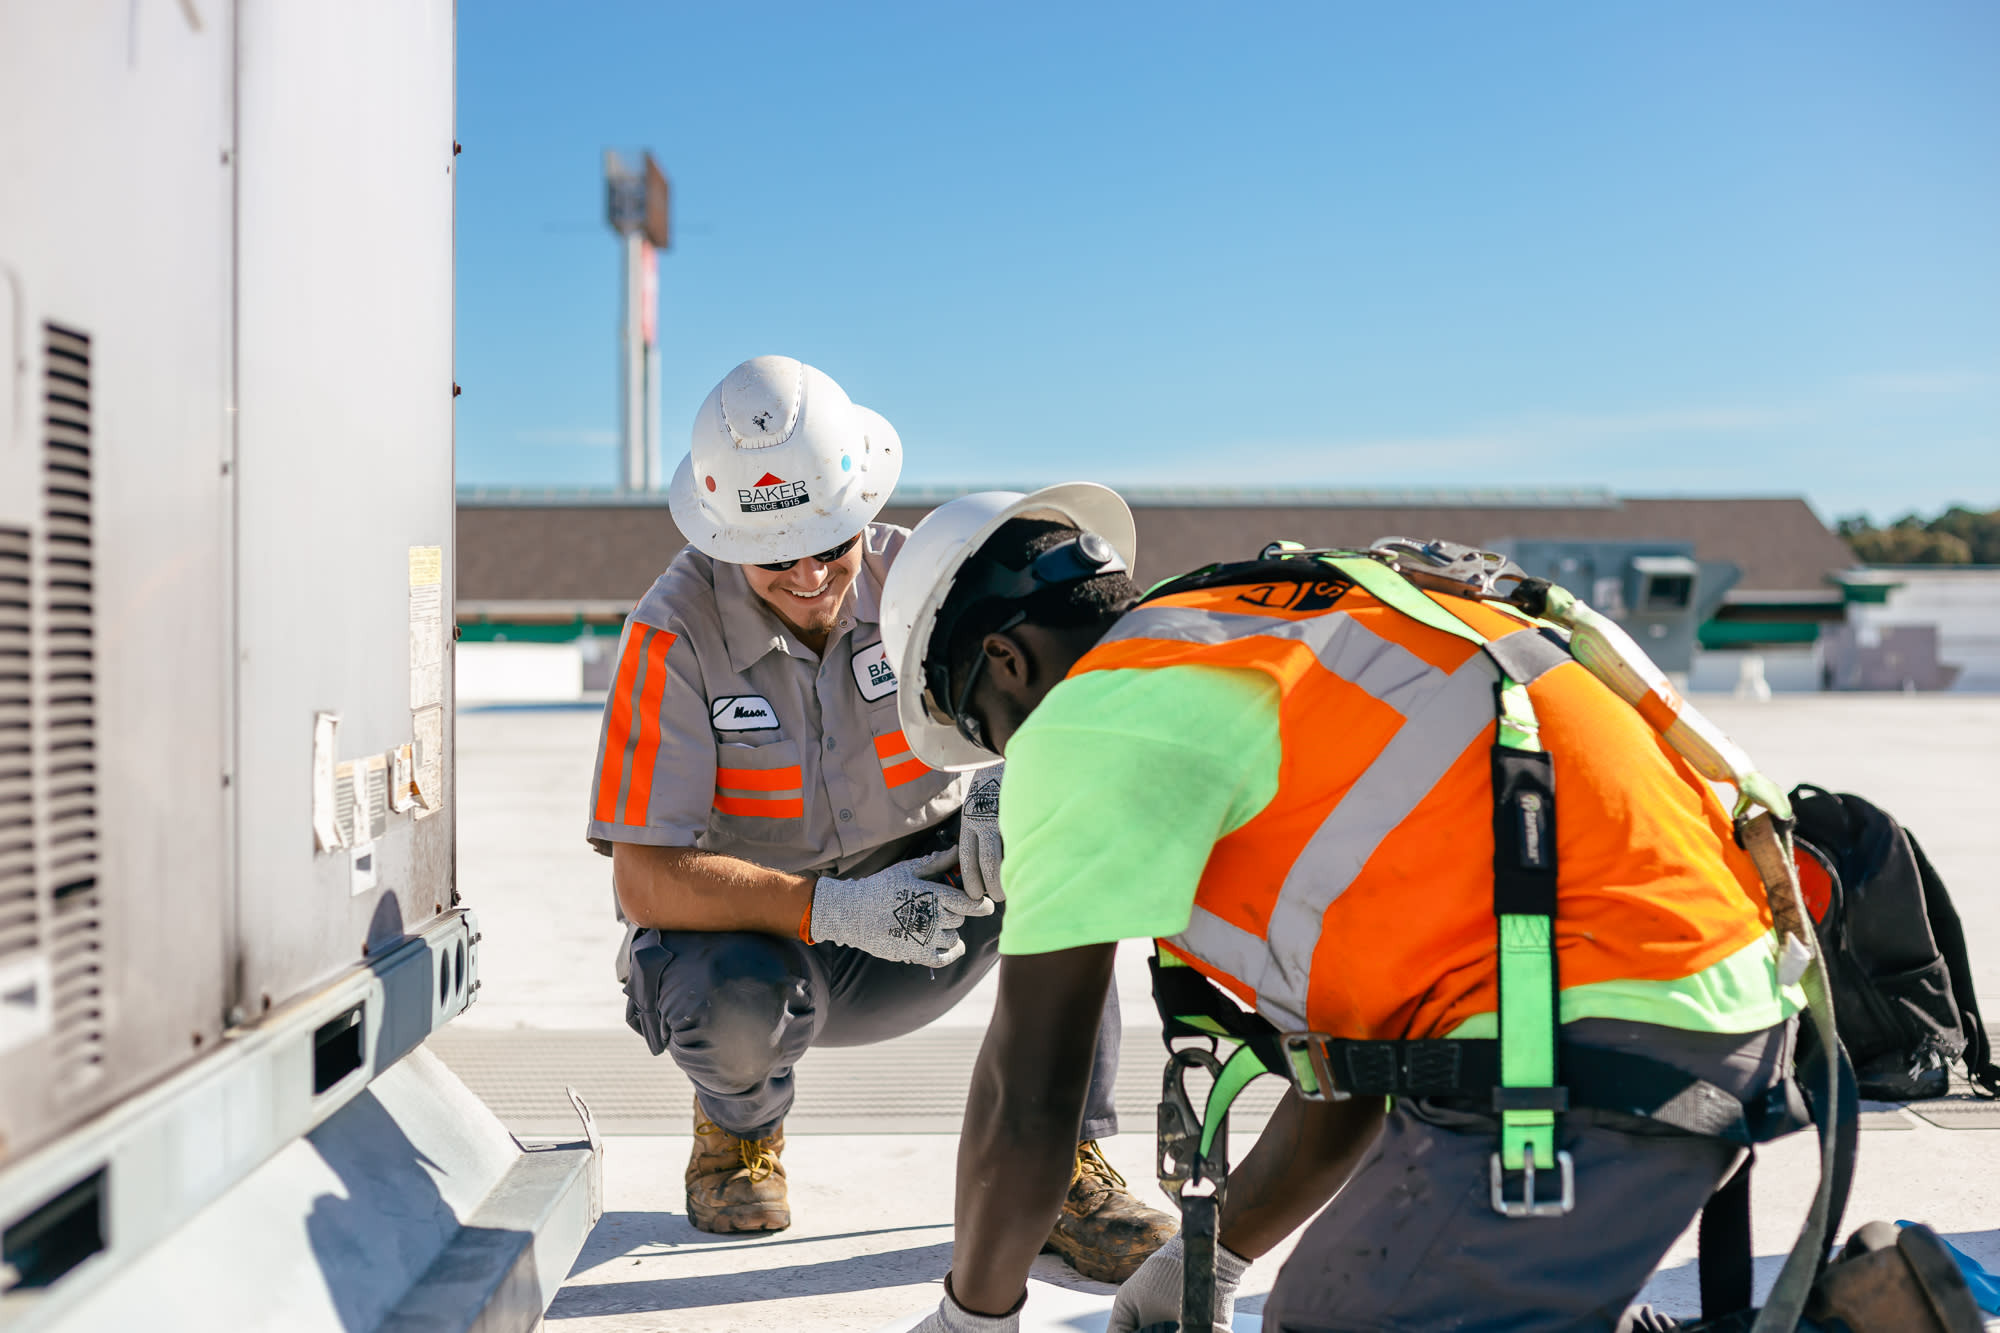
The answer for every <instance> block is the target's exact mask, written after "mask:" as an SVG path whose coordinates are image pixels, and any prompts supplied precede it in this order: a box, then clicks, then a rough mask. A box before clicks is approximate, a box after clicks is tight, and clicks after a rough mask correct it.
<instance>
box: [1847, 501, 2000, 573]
mask: <svg viewBox="0 0 2000 1333" xmlns="http://www.w3.org/2000/svg"><path fill="white" fill-rule="evenodd" d="M1833 530H1834V531H1835V532H1836V533H1838V534H1839V535H1840V537H1841V539H1842V540H1844V541H1845V542H1846V543H1847V544H1848V546H1849V547H1850V548H1851V549H1852V550H1853V552H1854V554H1855V557H1856V558H1857V559H1859V560H1860V561H1861V562H1862V563H1863V564H1869V565H2000V509H1993V510H1986V511H1983V512H1982V511H1980V510H1977V509H1967V508H1965V507H1964V506H1963V505H1953V506H1952V507H1951V508H1950V509H1947V510H1945V511H1944V512H1943V513H1942V514H1939V515H1938V516H1937V517H1936V518H1932V519H1926V518H1924V517H1922V516H1921V515H1918V514H1905V515H1903V517H1901V518H1899V519H1897V520H1896V521H1895V522H1894V523H1891V524H1890V525H1889V526H1888V527H1886V528H1878V527H1876V526H1875V525H1874V523H1872V522H1870V521H1869V519H1868V516H1867V515H1866V514H1853V515H1850V516H1849V517H1847V518H1843V519H1840V520H1838V521H1836V522H1835V523H1834V525H1833Z"/></svg>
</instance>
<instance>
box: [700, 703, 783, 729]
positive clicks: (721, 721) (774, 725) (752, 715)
mask: <svg viewBox="0 0 2000 1333" xmlns="http://www.w3.org/2000/svg"><path fill="white" fill-rule="evenodd" d="M708 717H709V720H710V721H711V722H713V723H714V724H715V729H716V730H717V731H776V730H777V729H778V715H777V714H776V713H775V712H773V711H771V701H770V700H769V699H766V698H765V697H764V696H763V695H761V694H732V695H730V696H729V697H728V698H725V699H717V700H716V701H715V702H714V703H712V704H710V705H709V707H708Z"/></svg>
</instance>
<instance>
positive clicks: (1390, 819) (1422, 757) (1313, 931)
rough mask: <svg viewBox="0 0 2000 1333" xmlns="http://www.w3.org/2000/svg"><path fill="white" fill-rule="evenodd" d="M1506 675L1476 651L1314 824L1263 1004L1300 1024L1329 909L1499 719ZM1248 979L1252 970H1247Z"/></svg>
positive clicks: (1287, 888)
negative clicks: (1498, 685) (1496, 700)
mask: <svg viewBox="0 0 2000 1333" xmlns="http://www.w3.org/2000/svg"><path fill="white" fill-rule="evenodd" d="M1499 678H1500V673H1499V672H1498V671H1497V670H1495V669H1494V666H1493V663H1492V662H1491V661H1489V660H1488V659H1487V657H1486V655H1485V654H1484V653H1474V654H1473V655H1472V656H1471V657H1468V658H1466V659H1465V664H1464V665H1463V666H1461V667H1459V669H1458V670H1456V671H1454V672H1452V673H1451V675H1450V676H1449V677H1448V678H1447V680H1448V685H1447V688H1445V689H1443V690H1441V691H1439V692H1438V693H1437V694H1436V695H1435V696H1434V697H1432V698H1431V699H1430V700H1428V701H1427V704H1428V706H1427V707H1426V708H1425V709H1424V711H1423V713H1422V715H1421V716H1419V717H1415V718H1412V719H1411V720H1409V721H1408V722H1405V723H1404V724H1403V726H1402V727H1401V729H1399V730H1398V731H1397V732H1396V734H1395V735H1394V736H1392V737H1390V738H1389V743H1388V744H1387V745H1385V746H1383V747H1382V753H1380V754H1378V755H1376V756H1375V762H1374V763H1372V764H1370V765H1369V766H1368V767H1367V769H1366V770H1365V771H1364V772H1363V773H1362V774H1361V776H1360V777H1359V778H1357V779H1356V780H1355V783H1354V785H1353V786H1352V787H1350V788H1349V789H1348V791H1347V794H1346V795H1345V796H1343V797H1341V798H1340V804H1338V805H1336V806H1334V807H1333V809H1332V810H1331V811H1329V812H1328V813H1327V817H1326V820H1325V822H1323V823H1322V824H1321V825H1320V826H1319V828H1317V829H1316V830H1314V831H1313V835H1312V837H1311V838H1310V839H1308V840H1307V842H1306V845H1305V847H1304V848H1302V849H1301V850H1300V852H1299V856H1298V860H1296V861H1294V862H1293V863H1292V868H1291V870H1290V871H1289V872H1287V873H1286V875H1285V884H1284V887H1283V888H1282V889H1280V890H1279V891H1278V900H1277V902H1276V903H1275V904H1274V905H1273V907H1272V909H1271V923H1270V927H1269V929H1268V930H1267V931H1266V932H1265V934H1266V937H1267V940H1268V948H1269V962H1268V965H1267V967H1266V970H1265V972H1264V974H1263V976H1261V977H1259V978H1257V980H1256V986H1257V1007H1258V1008H1259V1009H1262V1008H1264V1007H1265V1006H1266V1005H1267V1004H1268V1005H1269V1006H1270V1007H1271V1009H1272V1010H1273V1012H1281V1011H1282V1012H1285V1013H1293V1014H1297V1015H1299V1016H1300V1020H1301V1022H1303V1019H1304V1015H1305V1010H1306V992H1307V989H1308V983H1309V982H1310V980H1311V978H1312V960H1313V953H1314V952H1315V951H1316V950H1317V949H1318V948H1319V940H1320V931H1321V928H1322V927H1323V926H1324V924H1325V920H1326V911H1327V908H1329V907H1331V906H1333V904H1334V902H1335V901H1336V900H1338V899H1339V897H1340V895H1341V894H1343V893H1345V892H1347V890H1348V887H1349V886H1350V885H1352V884H1353V883H1354V881H1355V879H1356V878H1357V877H1358V876H1359V875H1360V874H1361V868H1362V867H1363V866H1365V865H1366V864H1367V863H1368V858H1370V857H1371V856H1373V855H1374V854H1375V849H1376V848H1378V847H1380V846H1381V845H1382V840H1383V839H1384V838H1386V837H1388V836H1389V834H1390V833H1392V832H1394V831H1395V829H1396V828H1397V826H1398V825H1400V824H1401V823H1402V822H1403V821H1404V820H1406V819H1408V818H1409V817H1410V812H1411V811H1412V810H1415V809H1416V808H1417V805H1418V804H1419V803H1420V802H1421V801H1422V800H1423V799H1424V798H1425V797H1426V796H1429V795H1430V793H1431V789H1432V788H1433V787H1435V786H1437V784H1438V783H1439V782H1441V781H1443V779H1444V775H1445V774H1446V773H1447V772H1449V771H1450V769H1451V766H1452V765H1453V764H1455V763H1457V762H1458V760H1459V757H1460V756H1462V755H1463V754H1464V753H1465V751H1466V747H1468V746H1470V745H1473V744H1475V743H1476V742H1478V741H1479V739H1480V738H1481V737H1482V736H1484V735H1485V734H1486V733H1487V732H1488V731H1489V730H1491V728H1492V726H1493V685H1494V682H1496V681H1497V680H1499ZM1245 980H1249V978H1247V977H1246V978H1245Z"/></svg>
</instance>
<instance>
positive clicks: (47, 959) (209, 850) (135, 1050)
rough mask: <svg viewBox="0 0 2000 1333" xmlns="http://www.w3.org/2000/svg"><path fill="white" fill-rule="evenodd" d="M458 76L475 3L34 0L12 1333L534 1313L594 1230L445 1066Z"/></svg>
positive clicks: (20, 502)
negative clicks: (461, 25)
mask: <svg viewBox="0 0 2000 1333" xmlns="http://www.w3.org/2000/svg"><path fill="white" fill-rule="evenodd" d="M453 71H454V14H453V10H452V6H451V4H450V3H449V0H239V2H235V3H232V2H231V0H175V2H171V3H170V2H168V0H160V3H136V4H135V3H127V2H126V0H62V3H49V4H43V3H30V4H13V5H7V6H5V7H4V8H0V1329H5V1330H8V1333H14V1331H15V1330H21V1331H23V1333H25V1331H26V1330H41V1329H63V1330H68V1329H77V1330H81V1329H96V1328H110V1327H138V1326H143V1327H146V1328H149V1329H154V1330H159V1329H175V1328H189V1329H193V1328H202V1329H211V1328H227V1329H231V1330H248V1329H274V1330H275V1329H284V1330H287V1333H292V1331H294V1330H311V1329H328V1330H335V1329H338V1330H342V1333H354V1330H358V1329H372V1328H377V1327H382V1326H386V1325H392V1324H393V1325H396V1326H399V1327H401V1326H414V1325H413V1324H412V1323H411V1322H410V1321H413V1320H415V1321H418V1322H423V1321H429V1322H424V1326H425V1327H433V1326H435V1327H471V1326H473V1325H474V1323H477V1324H478V1326H479V1327H481V1328H494V1329H502V1328H519V1329H527V1328H531V1327H534V1326H535V1325H536V1324H537V1323H538V1322H539V1320H540V1317H541V1314H542V1311H543V1309H544V1308H545V1307H546V1304H547V1301H548V1300H549V1299H550V1298H551V1297H552V1296H553V1294H554V1291H555V1289H556V1286H557V1284H558V1283H559V1282H560V1280H561V1278H562V1274H563V1271H564V1270H566V1268H567V1265H568V1262H569V1260H570V1258H572V1257H573V1256H574V1254H575V1253H576V1251H577V1248H578V1246H580V1244H581V1241H582V1238H583V1235H584V1234H585V1232H587V1230H588V1228H589V1226H590V1224H591V1222H592V1221H593V1220H594V1218H595V1216H596V1213H597V1211H598V1207H599V1205H598V1202H597V1193H598V1191H597V1188H596V1170H597V1155H596V1152H595V1150H594V1149H593V1148H592V1147H591V1146H589V1144H588V1142H587V1141H586V1142H585V1143H583V1144H579V1145H572V1146H568V1147H557V1148H552V1149H549V1150H545V1151H535V1152H523V1151H522V1150H521V1149H520V1147H519V1145H517V1144H516V1143H515V1142H514V1141H513V1140H512V1139H511V1138H509V1136H508V1135H507V1134H506V1133H505V1131H504V1130H503V1129H502V1128H501V1127H500V1125H499V1124H498V1122H497V1121H495V1120H494V1119H493V1117H492V1116H491V1115H490V1114H489V1113H488V1112H487V1111H486V1109H485V1108H484V1107H483V1106H481V1105H480V1104H479V1103H478V1101H477V1100H476V1099H474V1098H473V1097H472V1096H471V1095H470V1094H469V1093H467V1092H466V1091H465V1089H464V1088H463V1087H462V1086H461V1085H460V1084H458V1082H457V1081H456V1080H455V1079H454V1078H452V1076H451V1075H450V1074H449V1073H448V1072H447V1071H446V1070H444V1069H443V1067H442V1066H441V1065H439V1064H438V1063H437V1062H436V1061H435V1060H433V1059H432V1058H431V1057H430V1056H429V1055H428V1053H427V1052H425V1051H423V1050H422V1043H423V1041H424V1039H425V1037H427V1036H428V1035H429V1034H430V1033H431V1032H432V1031H433V1030H434V1029H435V1028H436V1027H438V1026H440V1025H442V1024H443V1023H445V1022H447V1021H449V1020H450V1019H451V1018H452V1017H453V1016H454V1015H455V1014H457V1013H459V1012H460V1011H462V1010H463V1009H464V1008H465V1007H466V1005H467V1004H468V1003H470V1002H471V1001H472V999H473V997H474V995H475V993H476V990H477V986H478V945H479V933H478V928H477V925H476V922H475V921H474V920H473V918H472V917H471V915H470V914H469V913H468V912H466V911H465V910H464V909H462V908H460V907H459V906H458V905H457V895H456V893H455V890H454V885H453V810H452V796H451V794H452V784H453V774H452V765H451V735H452V720H451V718H452V701H451V694H450V689H449V682H450V679H451V666H452V662H451V643H450V629H449V627H450V625H451V623H452V622H451V604H452V566H453V562H452V535H453V523H454V506H453V485H452V482H453V475H452V396H453V393H454V387H453V384H452V219H453V186H454V179H455V164H454V156H455V152H456V145H455V144H454V142H453V95H454V88H453V78H454V73H453ZM585 1128H586V1129H587V1126H586V1127H585ZM587 1138H588V1135H587V1134H586V1140H587Z"/></svg>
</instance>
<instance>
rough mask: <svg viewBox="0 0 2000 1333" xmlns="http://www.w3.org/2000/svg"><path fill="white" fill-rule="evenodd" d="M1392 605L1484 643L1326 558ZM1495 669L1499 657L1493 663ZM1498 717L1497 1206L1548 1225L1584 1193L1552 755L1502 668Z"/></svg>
mask: <svg viewBox="0 0 2000 1333" xmlns="http://www.w3.org/2000/svg"><path fill="white" fill-rule="evenodd" d="M1326 563H1327V564H1329V565H1332V566H1333V567H1334V568H1335V569H1337V570H1339V571H1340V572H1341V573H1342V574H1345V575H1346V576H1347V577H1348V578H1350V579H1352V580H1353V581H1354V583H1355V584H1356V586H1358V587H1360V588H1361V589H1362V590H1363V591H1364V592H1366V593H1368V594H1369V595H1370V596H1372V597H1374V598H1375V600H1376V601H1378V602H1381V603H1382V604H1383V605H1384V606H1387V607H1390V608H1391V609H1393V610H1395V611H1399V612H1401V613H1402V614H1404V615H1406V616H1408V617H1410V618H1411V619H1412V620H1415V621H1418V622H1419V623H1421V624H1424V625H1427V626H1429V627H1430V628H1432V629H1436V630H1441V631H1443V632H1444V633H1446V634H1451V635H1454V636H1456V637H1457V638H1460V639H1465V640H1467V641H1469V642H1471V643H1475V644H1477V645H1479V647H1480V649H1481V650H1482V651H1486V649H1487V645H1488V640H1487V638H1486V636H1485V635H1483V634H1481V633H1480V632H1479V631H1477V630H1475V629H1473V628H1472V626H1470V625H1468V624H1467V623H1466V622H1465V621H1463V620H1461V619H1460V618H1459V617H1458V616H1456V615H1453V614H1452V613H1451V612H1450V611H1448V610H1446V609H1445V608H1444V607H1442V606H1440V605H1438V604H1437V603H1436V602H1434V601H1432V600H1431V599H1430V598H1429V597H1428V596H1426V595H1425V594H1424V593H1423V591H1422V590H1421V589H1419V588H1417V587H1416V586H1415V585H1414V584H1412V583H1410V582H1409V581H1408V580H1407V579H1405V578H1403V576H1402V575H1400V574H1398V573H1396V572H1395V571H1394V570H1392V569H1389V568H1388V567H1387V566H1385V565H1383V564H1381V563H1380V562H1378V561H1375V560H1372V559H1369V558H1366V557H1355V556H1336V557H1330V558H1326ZM1487 658H1488V660H1489V661H1491V660H1493V654H1492V653H1491V652H1487ZM1493 665H1494V668H1495V670H1496V671H1497V672H1498V673H1499V681H1498V683H1497V685H1496V686H1495V710H1494V711H1495V713H1496V714H1497V716H1498V728H1497V732H1498V734H1497V736H1496V743H1495V745H1494V747H1493V914H1494V918H1495V928H1496V932H1497V934H1498V936H1499V948H1498V956H1497V972H1498V989H1499V996H1500V1021H1499V1032H1500V1086H1499V1087H1497V1088H1496V1089H1495V1090H1494V1094H1493V1096H1494V1110H1495V1111H1496V1112H1497V1113H1498V1114H1499V1117H1500V1150H1499V1152H1498V1153H1496V1154H1495V1155H1494V1158H1493V1163H1492V1190H1493V1196H1492V1202H1493V1207H1494V1209H1495V1210H1496V1211H1498V1212H1501V1213H1505V1214H1506V1215H1508V1216H1510V1217H1526V1216H1549V1215H1560V1214H1562V1213H1566V1212H1568V1211H1569V1210H1570V1208H1571V1206H1573V1203H1574V1198H1575V1183H1574V1178H1573V1167H1572V1164H1571V1162H1570V1160H1569V1154H1567V1153H1563V1152H1560V1151H1559V1150H1558V1148H1557V1146H1556V1142H1557V1140H1556V1117H1557V1115H1558V1114H1559V1113H1561V1112H1562V1111H1565V1110H1567V1109H1568V1107H1569V1097H1568V1092H1567V1090H1566V1089H1565V1088H1563V1087H1561V1086H1559V1085H1558V1084H1557V1083H1556V1040H1557V1034H1558V1026H1559V1025H1558V1019H1557V1013H1558V1009H1557V1005H1558V1000H1557V995H1558V989H1559V982H1558V978H1557V974H1556V952H1555V913H1556V842H1555V827H1556V825H1555V774H1554V770H1553V767H1552V765H1551V764H1550V761H1549V755H1548V752H1547V751H1546V750H1544V749H1543V748H1542V742H1541V731H1540V725H1539V723H1538V721H1537V719H1536V717H1535V707H1534V703H1533V702H1532V701H1531V700H1530V699H1529V697H1528V689H1527V686H1525V685H1522V684H1520V683H1519V682H1517V681H1515V680H1514V679H1512V678H1511V677H1510V676H1509V675H1508V674H1507V672H1506V669H1505V668H1504V667H1502V666H1501V665H1500V663H1499V662H1497V661H1494V663H1493ZM1552 1169H1559V1170H1560V1172H1561V1181H1562V1196H1561V1198H1560V1199H1559V1200H1553V1201H1550V1202H1548V1203H1544V1202H1543V1201H1542V1200H1541V1199H1540V1198H1539V1197H1538V1196H1537V1194H1536V1192H1535V1176H1536V1174H1537V1172H1538V1171H1547V1170H1552ZM1515 1171H1518V1172H1521V1173H1522V1175H1523V1194H1522V1198H1521V1199H1520V1200H1518V1201H1516V1200H1511V1199H1509V1198H1508V1197H1507V1196H1506V1192H1505V1188H1504V1185H1505V1182H1504V1173H1506V1172H1515Z"/></svg>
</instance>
